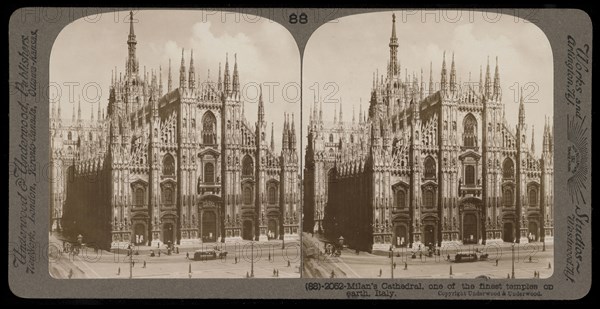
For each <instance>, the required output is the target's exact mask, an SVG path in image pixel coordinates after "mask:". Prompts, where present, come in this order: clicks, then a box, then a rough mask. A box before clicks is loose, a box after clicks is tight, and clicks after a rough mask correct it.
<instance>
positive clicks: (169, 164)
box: [162, 154, 175, 176]
mask: <svg viewBox="0 0 600 309" xmlns="http://www.w3.org/2000/svg"><path fill="white" fill-rule="evenodd" d="M162 174H163V176H175V160H174V159H173V156H172V155H170V154H167V155H165V157H164V158H163V166H162Z"/></svg>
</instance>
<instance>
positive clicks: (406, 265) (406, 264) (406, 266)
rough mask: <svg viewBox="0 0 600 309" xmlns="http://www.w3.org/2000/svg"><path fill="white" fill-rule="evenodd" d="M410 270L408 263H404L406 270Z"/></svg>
mask: <svg viewBox="0 0 600 309" xmlns="http://www.w3.org/2000/svg"><path fill="white" fill-rule="evenodd" d="M407 269H408V263H406V262H404V270H407Z"/></svg>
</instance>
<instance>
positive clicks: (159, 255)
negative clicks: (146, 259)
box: [158, 249, 160, 257]
mask: <svg viewBox="0 0 600 309" xmlns="http://www.w3.org/2000/svg"><path fill="white" fill-rule="evenodd" d="M158 257H160V249H158Z"/></svg>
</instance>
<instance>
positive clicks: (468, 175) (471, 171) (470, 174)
mask: <svg viewBox="0 0 600 309" xmlns="http://www.w3.org/2000/svg"><path fill="white" fill-rule="evenodd" d="M465 185H467V186H474V185H475V166H473V165H466V166H465Z"/></svg>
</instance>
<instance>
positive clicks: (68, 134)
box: [67, 131, 73, 140]
mask: <svg viewBox="0 0 600 309" xmlns="http://www.w3.org/2000/svg"><path fill="white" fill-rule="evenodd" d="M67 139H68V140H72V139H73V134H72V133H71V131H69V133H67Z"/></svg>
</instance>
